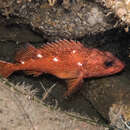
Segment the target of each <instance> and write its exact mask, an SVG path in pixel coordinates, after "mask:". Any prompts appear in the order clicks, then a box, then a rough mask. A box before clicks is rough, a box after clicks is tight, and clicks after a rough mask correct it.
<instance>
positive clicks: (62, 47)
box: [40, 40, 84, 55]
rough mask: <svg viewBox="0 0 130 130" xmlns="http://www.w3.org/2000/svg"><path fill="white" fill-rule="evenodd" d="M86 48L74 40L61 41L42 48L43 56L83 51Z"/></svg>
mask: <svg viewBox="0 0 130 130" xmlns="http://www.w3.org/2000/svg"><path fill="white" fill-rule="evenodd" d="M83 48H84V46H83V45H82V44H81V43H80V42H76V41H73V40H70V41H68V40H59V41H55V42H51V43H47V44H45V45H43V46H42V47H41V48H40V51H41V52H42V53H43V55H52V54H59V53H62V52H64V51H71V50H82V49H83Z"/></svg>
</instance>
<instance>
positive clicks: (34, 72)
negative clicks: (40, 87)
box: [24, 70, 43, 77]
mask: <svg viewBox="0 0 130 130" xmlns="http://www.w3.org/2000/svg"><path fill="white" fill-rule="evenodd" d="M24 72H25V73H26V74H27V75H33V76H34V77H37V76H39V75H41V74H42V73H43V72H39V71H31V70H28V71H24Z"/></svg>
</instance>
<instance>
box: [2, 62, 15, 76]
mask: <svg viewBox="0 0 130 130" xmlns="http://www.w3.org/2000/svg"><path fill="white" fill-rule="evenodd" d="M13 68H14V67H13V64H12V63H8V62H5V61H1V60H0V75H1V76H3V77H5V78H7V77H8V76H10V75H11V74H12V73H13V72H14V69H13Z"/></svg>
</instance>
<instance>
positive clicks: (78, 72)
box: [0, 40, 124, 96]
mask: <svg viewBox="0 0 130 130" xmlns="http://www.w3.org/2000/svg"><path fill="white" fill-rule="evenodd" d="M15 60H16V63H8V62H5V61H0V74H1V75H2V76H3V77H8V76H10V75H11V74H12V73H13V72H14V71H18V70H23V71H25V72H26V73H27V74H30V75H34V76H39V75H41V74H43V73H49V74H52V75H54V76H56V77H58V78H61V79H65V80H66V82H67V89H68V90H67V91H66V92H65V94H64V96H70V95H71V94H72V93H74V92H75V91H76V90H77V89H79V87H81V84H82V83H83V79H84V78H90V77H101V76H107V75H112V74H115V73H118V72H120V71H121V70H122V69H123V68H124V64H123V63H122V62H121V61H120V60H119V59H118V58H116V57H115V56H113V55H112V54H111V53H110V52H105V51H100V50H98V49H95V48H94V49H93V48H86V47H84V46H83V44H81V43H80V42H75V41H72V40H71V41H68V40H59V41H57V42H54V43H48V44H45V45H43V46H42V47H41V48H35V47H33V46H32V45H30V44H28V45H27V46H26V48H22V49H21V50H19V51H18V52H17V53H16V58H15Z"/></svg>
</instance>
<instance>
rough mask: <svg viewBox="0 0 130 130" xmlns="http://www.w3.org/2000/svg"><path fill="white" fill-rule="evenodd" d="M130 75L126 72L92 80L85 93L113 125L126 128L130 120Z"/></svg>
mask: <svg viewBox="0 0 130 130" xmlns="http://www.w3.org/2000/svg"><path fill="white" fill-rule="evenodd" d="M129 79H130V76H129V75H128V74H126V73H125V72H124V74H120V75H116V76H114V77H107V78H103V79H97V80H92V81H91V82H89V83H88V84H86V86H87V89H86V91H84V92H83V95H84V96H85V97H87V98H88V99H89V100H90V101H91V103H92V104H93V106H94V107H95V108H96V109H97V110H98V112H100V113H101V115H102V116H103V117H104V118H105V119H107V120H109V121H110V122H111V124H112V125H114V126H117V127H118V128H122V129H123V130H125V129H126V128H128V127H129V125H128V124H127V123H129V121H130V86H129V84H130V81H129Z"/></svg>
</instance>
